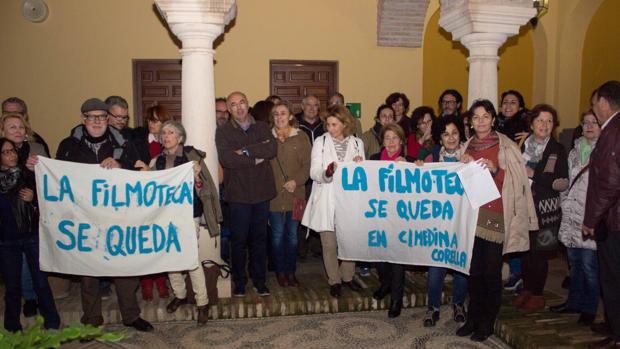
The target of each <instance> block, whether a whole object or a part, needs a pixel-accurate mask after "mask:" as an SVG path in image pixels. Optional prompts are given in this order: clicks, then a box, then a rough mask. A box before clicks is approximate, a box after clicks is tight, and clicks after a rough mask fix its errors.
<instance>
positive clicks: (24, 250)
mask: <svg viewBox="0 0 620 349" xmlns="http://www.w3.org/2000/svg"><path fill="white" fill-rule="evenodd" d="M24 255H25V256H26V262H28V268H29V269H30V274H31V275H32V283H33V285H34V291H35V292H36V294H37V300H38V306H39V311H40V313H41V315H42V316H43V319H44V323H43V325H44V326H45V328H58V327H59V326H60V316H59V315H58V311H57V310H56V304H55V303H54V296H52V290H51V289H50V285H49V283H48V282H47V274H46V273H45V272H42V271H41V270H40V269H39V238H38V237H37V236H34V237H31V238H29V239H25V240H15V241H3V242H0V267H1V268H2V272H3V273H4V281H5V283H6V291H5V295H4V328H5V329H6V330H7V331H11V332H16V331H20V330H21V329H22V326H21V323H20V322H19V313H20V311H21V307H22V302H21V297H22V292H21V291H22V290H21V277H22V275H21V274H22V260H23V257H24Z"/></svg>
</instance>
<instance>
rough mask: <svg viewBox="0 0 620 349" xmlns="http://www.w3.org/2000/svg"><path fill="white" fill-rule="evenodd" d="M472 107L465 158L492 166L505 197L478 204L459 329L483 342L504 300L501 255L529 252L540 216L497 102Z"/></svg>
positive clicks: (465, 159)
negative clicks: (498, 126) (498, 124)
mask: <svg viewBox="0 0 620 349" xmlns="http://www.w3.org/2000/svg"><path fill="white" fill-rule="evenodd" d="M469 112H470V115H471V124H472V126H473V129H474V136H473V137H472V138H470V139H469V140H468V141H467V142H466V143H465V145H464V147H465V154H463V155H462V156H461V162H465V163H468V162H471V161H476V162H477V163H478V164H480V165H481V166H483V167H485V168H486V169H488V170H489V172H490V173H491V176H492V177H493V181H494V182H495V185H496V186H497V189H498V191H499V192H500V195H501V197H500V198H498V199H496V200H493V201H491V202H489V203H487V204H485V205H483V206H481V207H480V208H479V213H478V223H477V226H476V238H475V240H474V248H473V251H472V257H471V265H470V269H469V314H468V316H467V321H466V322H465V324H464V325H463V326H462V327H461V328H459V329H458V330H457V331H456V334H457V335H458V336H469V335H471V337H470V338H471V340H473V341H484V340H486V339H487V338H488V337H489V336H490V335H491V334H493V325H494V323H495V318H496V317H497V313H498V312H499V307H500V305H501V299H502V272H501V268H502V255H503V254H506V253H511V252H519V251H527V250H528V249H529V235H528V232H529V231H530V230H537V229H538V220H537V218H536V211H535V209H534V202H533V199H532V191H531V189H530V185H529V181H528V178H527V174H526V172H525V165H524V163H523V158H522V157H521V151H520V150H519V147H517V145H516V144H515V143H514V142H513V141H512V140H510V139H509V138H508V137H506V136H504V135H503V134H501V133H499V132H496V131H495V130H494V129H493V125H494V122H495V118H496V117H497V113H496V111H495V107H494V106H493V103H491V101H489V100H486V99H482V100H476V101H474V103H473V104H472V106H471V107H470V109H469Z"/></svg>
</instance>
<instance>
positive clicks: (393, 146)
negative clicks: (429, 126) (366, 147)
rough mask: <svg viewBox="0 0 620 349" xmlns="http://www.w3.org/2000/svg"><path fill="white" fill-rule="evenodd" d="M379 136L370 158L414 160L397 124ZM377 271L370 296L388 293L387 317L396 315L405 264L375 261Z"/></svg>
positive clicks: (403, 132)
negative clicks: (377, 283)
mask: <svg viewBox="0 0 620 349" xmlns="http://www.w3.org/2000/svg"><path fill="white" fill-rule="evenodd" d="M380 138H381V144H383V148H381V150H380V151H379V152H378V153H376V154H373V155H371V156H370V160H382V161H407V162H413V161H415V159H414V158H412V157H410V156H407V155H405V139H406V138H405V131H404V130H403V128H402V127H400V126H399V125H398V124H386V125H385V126H383V128H381V133H380ZM377 271H378V272H379V281H381V286H379V289H377V290H376V291H375V292H374V293H373V295H372V297H373V298H374V299H376V300H381V299H383V298H384V297H385V296H386V295H387V294H388V293H389V294H390V309H389V310H388V317H391V318H394V317H398V316H399V315H400V311H401V309H402V307H403V290H404V287H405V265H403V264H395V263H388V262H381V263H377Z"/></svg>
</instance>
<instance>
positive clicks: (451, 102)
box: [441, 101, 456, 105]
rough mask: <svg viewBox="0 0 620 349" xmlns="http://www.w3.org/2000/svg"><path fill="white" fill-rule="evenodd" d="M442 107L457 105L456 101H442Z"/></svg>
mask: <svg viewBox="0 0 620 349" xmlns="http://www.w3.org/2000/svg"><path fill="white" fill-rule="evenodd" d="M441 105H456V101H441Z"/></svg>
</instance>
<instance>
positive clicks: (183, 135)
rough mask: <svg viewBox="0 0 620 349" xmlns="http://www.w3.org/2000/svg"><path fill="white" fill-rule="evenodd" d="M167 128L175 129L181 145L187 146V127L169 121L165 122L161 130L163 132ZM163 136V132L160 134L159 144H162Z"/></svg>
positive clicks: (174, 121)
mask: <svg viewBox="0 0 620 349" xmlns="http://www.w3.org/2000/svg"><path fill="white" fill-rule="evenodd" d="M166 127H172V128H174V130H175V132H176V133H177V134H178V135H179V144H185V141H186V140H187V132H185V127H183V124H181V123H180V122H178V121H176V120H168V121H166V122H164V124H163V125H161V130H162V131H163V130H164V129H165V128H166ZM162 134H163V132H160V133H159V142H160V143H163V142H162V139H161V137H162V136H161V135H162Z"/></svg>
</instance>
